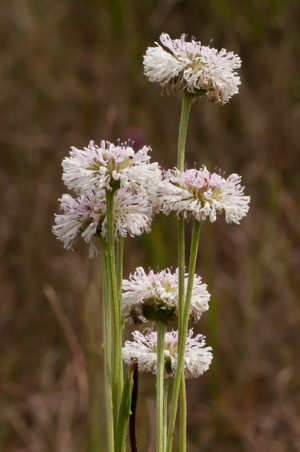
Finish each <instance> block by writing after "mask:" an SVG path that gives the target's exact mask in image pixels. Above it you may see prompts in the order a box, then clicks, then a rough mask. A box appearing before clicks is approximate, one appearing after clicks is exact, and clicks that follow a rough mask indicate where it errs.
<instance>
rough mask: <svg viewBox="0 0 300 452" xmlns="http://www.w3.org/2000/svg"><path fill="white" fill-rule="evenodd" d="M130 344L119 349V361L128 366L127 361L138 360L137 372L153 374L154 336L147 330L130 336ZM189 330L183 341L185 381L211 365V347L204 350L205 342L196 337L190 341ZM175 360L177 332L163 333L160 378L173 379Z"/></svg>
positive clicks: (154, 356)
mask: <svg viewBox="0 0 300 452" xmlns="http://www.w3.org/2000/svg"><path fill="white" fill-rule="evenodd" d="M132 335H133V338H134V342H130V341H127V342H125V347H124V348H123V349H122V356H123V360H124V362H125V363H127V364H129V365H130V364H131V359H132V358H136V359H137V360H138V369H139V370H140V371H141V372H152V373H154V374H156V372H157V332H156V331H152V330H149V329H148V328H147V329H146V331H145V332H144V334H142V333H140V332H139V331H135V332H134V333H132ZM192 335H193V330H192V329H191V330H190V331H189V332H188V334H187V338H186V345H185V352H184V376H185V378H197V377H199V375H202V374H203V372H205V371H206V370H208V368H209V366H210V363H211V361H212V353H211V347H204V346H205V340H204V339H205V338H204V336H202V335H201V334H198V335H197V336H195V337H194V338H193V337H192ZM177 358H178V331H171V332H167V333H165V341H164V361H165V369H164V377H165V378H170V377H173V376H174V375H175V371H176V367H177Z"/></svg>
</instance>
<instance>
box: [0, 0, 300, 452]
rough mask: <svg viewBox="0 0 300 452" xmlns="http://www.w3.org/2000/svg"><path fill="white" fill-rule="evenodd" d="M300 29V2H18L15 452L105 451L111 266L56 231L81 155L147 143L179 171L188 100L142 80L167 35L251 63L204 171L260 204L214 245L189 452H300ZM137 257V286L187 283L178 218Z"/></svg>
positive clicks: (3, 86) (10, 375)
mask: <svg viewBox="0 0 300 452" xmlns="http://www.w3.org/2000/svg"><path fill="white" fill-rule="evenodd" d="M299 20H300V2H299V1H297V0H294V1H293V0H241V1H237V0H209V1H206V2H200V1H192V0H181V1H180V0H179V1H176V0H143V1H138V0H128V1H126V2H123V1H121V0H111V1H109V0H107V1H100V0H98V1H97V0H85V1H79V0H73V1H72V0H2V2H1V3H0V46H1V58H0V104H1V111H0V115H1V116H0V117H1V122H0V144H1V155H0V158H1V164H0V187H1V197H0V205H1V212H2V214H1V216H2V218H1V223H0V253H1V261H0V300H1V303H0V341H1V342H0V343H1V356H0V387H1V392H0V451H1V452H2V451H3V452H54V451H55V452H98V451H101V450H105V446H104V444H105V424H104V423H105V413H104V399H103V397H104V394H103V382H102V351H101V343H102V313H101V311H102V307H101V270H100V269H101V265H100V259H99V260H94V261H90V260H89V259H88V246H87V245H86V244H85V243H81V242H80V241H78V244H77V245H76V247H75V252H74V253H73V252H71V251H69V252H68V251H66V250H64V249H63V246H62V243H61V242H59V241H58V240H56V239H55V237H54V235H53V234H52V233H51V226H52V225H53V222H54V220H53V218H54V212H56V213H58V209H59V203H58V201H57V199H58V198H59V197H60V196H61V194H62V193H63V192H66V189H65V188H64V186H63V184H62V181H61V172H62V168H61V161H62V159H63V158H64V157H65V156H66V155H67V154H68V152H69V148H70V146H71V145H75V146H76V147H78V148H82V147H83V146H85V145H87V144H88V142H89V140H91V139H93V140H95V141H96V142H97V143H99V141H100V140H101V139H107V140H110V141H112V142H116V140H117V138H121V140H123V141H124V140H125V139H127V138H128V137H131V138H132V139H134V140H135V141H136V145H137V147H139V146H142V145H144V144H147V145H150V146H151V147H152V149H153V152H152V159H153V160H158V161H159V162H160V164H161V165H162V167H163V168H165V169H166V168H168V167H173V166H174V165H175V164H176V147H177V133H178V121H179V115H180V107H181V96H180V95H170V96H167V95H166V96H161V95H160V93H161V90H160V88H159V87H158V86H155V85H153V84H151V83H149V82H148V81H147V79H146V77H145V76H144V75H143V66H142V57H143V54H144V53H145V50H146V48H147V47H148V46H153V45H154V42H155V41H158V39H159V36H160V34H161V33H162V32H167V33H169V34H170V35H171V37H172V38H173V39H174V38H179V37H180V35H181V34H182V33H188V34H189V36H191V35H194V36H196V38H197V39H198V40H201V41H202V43H203V44H205V45H207V44H208V43H209V41H210V40H211V39H213V46H214V47H216V48H218V49H221V48H222V47H225V48H226V49H227V50H232V51H234V52H235V53H238V54H239V55H240V56H241V58H242V60H243V65H242V69H241V70H240V71H239V74H240V76H241V79H242V85H241V87H240V94H239V95H236V96H234V97H233V98H232V99H231V101H230V102H229V104H227V105H225V106H219V105H213V104H209V103H207V102H206V101H205V100H197V102H195V103H194V104H193V106H192V112H191V119H190V124H189V129H188V139H187V161H188V163H189V165H193V163H194V161H196V162H197V166H201V165H202V164H203V163H205V164H206V165H207V166H208V168H209V169H211V170H213V168H214V167H215V166H218V167H221V168H222V170H225V171H226V174H227V175H229V174H230V173H232V172H236V173H238V174H241V175H242V177H243V180H242V181H243V185H245V186H246V189H245V194H247V195H251V197H252V200H251V206H250V211H249V214H248V216H247V217H246V218H245V219H243V220H242V222H241V225H240V226H237V225H234V224H232V225H227V224H226V223H225V220H224V217H222V218H218V221H217V222H216V223H214V224H213V225H211V224H209V223H206V224H205V225H204V226H203V230H202V233H201V234H202V235H201V241H200V254H199V260H198V267H197V272H198V274H200V275H202V277H203V280H204V281H205V282H206V283H208V286H209V291H210V293H211V294H212V300H211V304H210V310H209V312H208V313H205V315H204V316H203V318H202V320H201V322H200V323H199V324H198V325H196V326H195V331H196V332H201V333H204V334H206V336H207V343H208V345H212V346H213V349H214V360H213V364H212V366H211V368H210V370H209V371H208V372H207V373H206V374H205V375H204V376H203V377H201V378H198V379H196V380H191V381H189V382H188V388H187V392H188V450H189V451H190V452H196V451H203V452H204V451H205V452H210V451H211V452H212V451H213V452H235V451H245V452H253V451H257V452H268V451H272V452H297V451H300V392H299V389H300V376H299V375H300V374H299V361H300V358H299V348H300V328H299V327H300V306H299V284H300V278H299V271H300V251H299V241H300V237H299V230H300V212H299V201H300V197H299V188H300V177H299V163H300V154H299V142H300V123H299V121H300V78H299V73H300V39H299V35H300V31H299ZM188 234H190V229H189V228H188ZM125 243H126V245H125V247H126V250H125V266H124V276H125V277H128V275H129V273H130V272H132V271H134V269H135V267H136V266H138V265H143V266H145V267H146V268H148V266H152V267H154V268H156V266H157V265H159V266H160V268H165V267H169V266H171V265H173V266H176V223H175V222H174V220H173V219H172V217H166V218H164V217H162V216H157V217H156V218H155V220H154V223H153V231H152V233H150V234H149V235H143V236H142V237H140V238H136V239H127V240H126V242H125ZM124 337H125V339H129V338H130V334H129V327H128V326H127V327H126V332H125V333H124ZM154 385H155V380H154V377H153V376H152V375H150V376H146V375H145V376H142V377H141V390H140V400H139V405H138V410H139V425H138V441H139V445H140V451H142V452H143V451H149V452H152V451H154V449H155V447H154V443H153V440H154V434H155V432H154V426H155V423H154V413H155V405H154ZM176 441H177V440H176V437H175V443H174V451H176V450H177V442H176Z"/></svg>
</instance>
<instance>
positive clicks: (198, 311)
mask: <svg viewBox="0 0 300 452" xmlns="http://www.w3.org/2000/svg"><path fill="white" fill-rule="evenodd" d="M187 283H188V274H185V280H184V288H185V293H186V291H187ZM206 287H207V286H206V284H203V283H202V281H201V278H200V276H197V275H194V282H193V290H192V298H191V305H190V319H192V320H195V321H197V320H199V319H200V317H201V315H202V313H203V312H204V311H207V309H208V302H209V299H210V294H209V293H208V291H207V289H206ZM178 298H179V293H178V269H177V270H176V271H175V272H174V273H172V272H171V270H169V269H167V270H162V271H161V272H157V273H154V272H153V270H149V272H148V274H147V273H146V272H145V270H144V269H143V268H142V267H138V268H137V269H136V271H135V272H134V274H131V275H130V278H129V280H127V279H124V280H123V296H122V307H123V310H124V312H125V319H126V320H129V321H130V322H131V321H133V322H134V323H136V324H137V323H142V322H147V320H164V321H168V320H174V318H177V317H178Z"/></svg>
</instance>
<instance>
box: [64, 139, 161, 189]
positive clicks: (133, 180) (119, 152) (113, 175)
mask: <svg viewBox="0 0 300 452" xmlns="http://www.w3.org/2000/svg"><path fill="white" fill-rule="evenodd" d="M71 149H72V150H71V151H70V157H66V158H64V160H63V162H62V166H63V176H62V179H63V181H64V183H65V185H66V186H67V187H68V188H69V189H70V190H75V191H76V192H78V193H82V192H84V191H86V190H91V189H96V190H98V189H100V188H106V189H107V190H112V189H113V188H115V189H118V188H126V187H130V189H131V191H135V192H139V191H140V190H143V191H147V192H148V194H149V196H150V197H151V196H152V194H153V192H155V189H156V186H157V184H158V183H159V181H160V180H161V179H162V175H161V170H160V169H159V166H158V163H157V162H155V163H150V156H149V155H148V152H149V151H150V147H148V146H144V147H143V148H142V149H140V150H139V151H138V152H134V150H133V148H132V146H131V143H130V141H128V143H124V144H121V143H120V142H118V144H117V146H115V145H114V144H112V143H109V142H108V141H104V140H102V141H101V144H100V147H99V146H97V145H96V144H95V143H94V141H91V142H90V143H89V145H88V147H87V148H84V149H83V150H80V149H77V148H75V147H72V148H71Z"/></svg>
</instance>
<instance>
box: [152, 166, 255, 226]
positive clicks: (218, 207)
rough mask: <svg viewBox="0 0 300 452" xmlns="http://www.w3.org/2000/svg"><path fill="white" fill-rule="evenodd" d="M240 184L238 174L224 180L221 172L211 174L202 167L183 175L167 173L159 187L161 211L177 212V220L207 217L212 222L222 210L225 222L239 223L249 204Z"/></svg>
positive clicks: (170, 171) (185, 172) (182, 173)
mask: <svg viewBox="0 0 300 452" xmlns="http://www.w3.org/2000/svg"><path fill="white" fill-rule="evenodd" d="M240 182H241V177H240V176H238V175H237V174H231V175H230V176H229V177H228V178H227V179H225V178H224V177H223V175H221V174H220V171H219V172H218V173H216V172H213V173H210V172H209V171H208V170H207V169H206V167H205V166H203V167H202V168H200V169H199V170H197V169H189V170H186V171H184V172H180V171H179V170H178V169H176V168H175V169H174V170H168V171H167V172H166V173H165V180H164V182H163V184H162V187H163V188H160V204H161V210H162V211H163V212H164V213H165V214H166V215H168V214H169V213H170V212H176V215H177V216H178V217H179V216H182V217H183V218H188V217H189V216H194V217H195V218H196V219H197V220H198V221H204V220H205V219H206V218H209V220H210V221H211V222H213V221H215V220H216V218H217V214H219V213H222V212H223V211H224V212H225V220H226V221H227V223H237V224H239V222H240V220H241V218H243V217H244V216H245V215H246V214H247V212H248V210H249V206H248V204H249V202H250V196H245V195H244V187H241V185H240Z"/></svg>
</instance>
